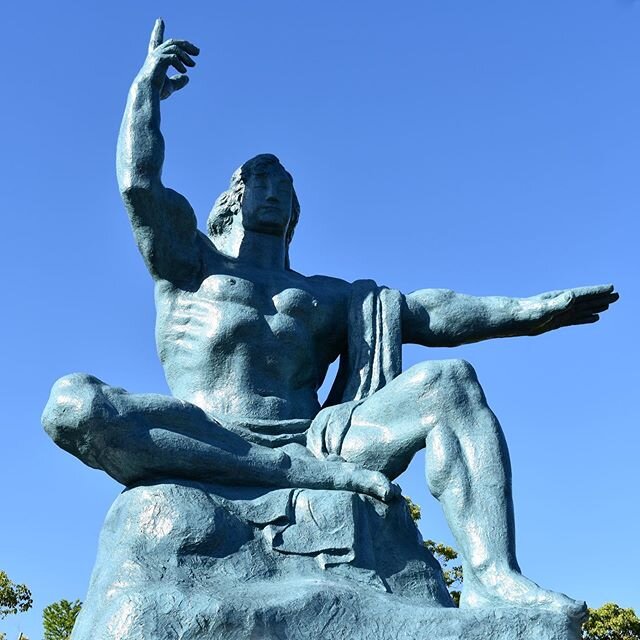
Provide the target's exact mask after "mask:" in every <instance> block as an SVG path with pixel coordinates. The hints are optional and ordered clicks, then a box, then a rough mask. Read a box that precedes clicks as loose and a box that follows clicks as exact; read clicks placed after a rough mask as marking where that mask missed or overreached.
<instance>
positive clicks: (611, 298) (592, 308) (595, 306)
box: [577, 294, 618, 313]
mask: <svg viewBox="0 0 640 640" xmlns="http://www.w3.org/2000/svg"><path fill="white" fill-rule="evenodd" d="M617 299H618V296H617V295H615V294H608V295H607V296H602V297H598V298H592V299H589V300H585V301H584V302H582V303H581V304H579V305H577V308H578V309H579V310H580V311H581V312H582V311H589V312H591V313H599V312H600V311H606V310H607V309H608V308H609V306H610V305H612V304H613V303H614V302H615V301H616V300H617Z"/></svg>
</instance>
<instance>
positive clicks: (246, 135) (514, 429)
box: [0, 0, 640, 640]
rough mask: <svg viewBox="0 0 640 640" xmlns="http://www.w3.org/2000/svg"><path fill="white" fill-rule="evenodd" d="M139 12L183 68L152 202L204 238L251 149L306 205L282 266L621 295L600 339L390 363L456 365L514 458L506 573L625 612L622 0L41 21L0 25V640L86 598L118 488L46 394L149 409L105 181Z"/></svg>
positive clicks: (637, 99)
mask: <svg viewBox="0 0 640 640" xmlns="http://www.w3.org/2000/svg"><path fill="white" fill-rule="evenodd" d="M157 15H162V16H163V17H164V18H165V20H166V23H167V36H168V37H172V36H176V37H181V38H187V39H190V40H192V41H193V42H195V43H196V44H198V45H199V46H200V47H201V50H202V54H201V55H200V57H199V59H198V66H197V67H196V68H195V70H193V71H190V75H191V76H192V79H191V83H190V84H189V86H188V87H186V88H185V89H184V90H183V91H182V92H180V93H179V94H176V95H174V96H173V97H172V98H171V100H169V101H167V102H165V103H164V104H163V117H164V120H163V129H164V133H165V137H166V143H167V161H166V166H165V173H164V178H165V182H166V184H167V185H169V186H171V187H173V188H175V189H177V190H178V191H180V192H182V193H183V194H185V195H186V196H187V197H188V198H189V200H190V201H191V203H192V204H193V206H194V208H195V210H196V212H197V213H198V216H199V219H200V222H201V224H204V221H205V220H206V216H207V214H208V211H209V209H210V207H211V205H212V203H213V201H214V199H215V197H216V196H217V195H218V193H219V192H220V191H222V190H223V189H224V188H225V187H226V185H227V182H228V179H229V176H230V174H231V173H232V171H233V170H234V169H235V168H236V167H237V166H238V165H239V164H241V163H242V162H243V161H244V160H246V159H248V158H249V157H251V156H253V155H254V154H256V153H260V152H272V153H275V154H277V155H278V156H279V157H280V158H281V160H282V162H283V163H284V164H285V166H286V167H287V168H288V169H289V171H290V172H291V173H292V174H293V175H294V179H295V184H296V188H297V192H298V195H299V197H300V201H301V204H302V217H301V222H300V225H299V227H298V230H297V232H296V238H295V240H294V244H293V248H292V265H293V266H294V268H296V269H297V270H298V271H301V272H303V273H308V274H313V273H323V274H328V275H336V276H340V277H343V278H345V279H348V280H354V279H356V278H362V277H370V278H374V279H375V280H377V281H378V282H379V283H384V284H387V285H389V286H392V287H397V288H399V289H401V290H403V291H412V290H414V289H418V288H422V287H446V288H452V289H455V290H457V291H461V292H465V293H471V294H476V295H482V294H505V295H514V296H527V295H532V294H534V293H538V292H541V291H545V290H549V289H558V288H563V287H571V286H579V285H584V284H595V283H601V282H614V283H615V284H616V286H617V288H618V289H619V291H620V292H621V296H622V298H621V301H620V302H619V303H618V304H617V305H616V306H615V307H614V308H613V309H612V310H611V311H610V312H609V313H608V314H607V315H606V316H605V317H603V318H602V320H601V322H600V323H598V324H596V325H590V326H585V327H574V328H571V329H563V330H560V331H558V332H556V333H555V334H548V335H544V336H541V337H537V338H520V339H508V340H502V341H494V342H487V343H482V344H477V345H474V346H469V347H464V348H460V349H456V350H449V351H445V350H432V351H431V352H429V351H428V350H425V349H418V348H411V349H407V351H406V353H405V363H406V365H410V364H413V363H415V362H417V361H419V360H421V359H425V358H443V357H463V358H466V359H467V360H469V361H471V362H472V363H473V364H474V366H475V367H476V370H477V372H478V376H479V379H480V381H481V382H482V383H483V386H484V388H485V391H486V394H487V397H488V399H489V403H490V404H491V406H492V407H493V409H494V411H495V412H496V414H497V415H498V417H499V418H500V420H501V422H502V424H503V427H504V430H505V432H506V436H507V440H508V442H509V446H510V451H511V457H512V463H513V469H514V494H515V501H516V517H517V527H518V548H519V554H520V561H521V565H522V567H523V570H524V571H525V573H527V574H528V575H530V576H531V577H532V578H533V579H535V580H536V581H538V582H540V583H541V584H543V585H544V586H547V587H551V588H555V589H559V590H562V591H565V592H567V593H569V594H570V595H572V596H574V597H580V598H585V599H587V601H588V602H589V603H590V604H591V605H594V606H599V605H600V604H602V603H603V602H605V601H610V600H613V601H616V602H618V603H620V604H622V605H625V606H635V607H637V608H639V609H640V586H639V573H640V559H639V557H638V551H637V545H638V540H639V539H640V526H639V519H640V514H639V510H638V502H639V496H638V468H639V466H640V461H639V456H638V448H639V447H638V445H639V440H640V438H639V435H638V428H639V427H640V420H639V411H638V382H639V381H640V380H639V378H640V376H639V375H638V348H637V344H636V336H637V334H638V330H637V324H638V318H639V317H640V304H639V302H638V300H639V295H640V287H639V284H638V276H640V272H639V269H638V251H637V235H638V231H639V230H640V226H639V224H638V214H639V213H640V207H639V202H640V180H639V178H638V170H639V167H640V157H639V152H638V150H639V148H640V37H639V29H640V6H638V5H637V4H636V3H633V2H624V1H623V0H598V1H596V0H591V1H587V2H585V0H562V1H559V0H536V1H535V2H533V1H531V2H522V1H514V0H494V1H492V2H479V1H478V0H458V1H455V2H454V1H447V2H444V1H442V0H440V1H435V0H423V1H417V0H416V1H413V0H411V1H406V2H396V3H391V2H378V1H369V2H366V3H365V2H364V1H354V2H337V1H334V0H328V1H325V2H294V1H293V0H291V1H284V0H273V1H272V2H259V1H257V0H253V1H246V2H232V1H230V0H224V1H223V0H220V1H217V2H215V3H214V2H204V1H194V2H190V3H186V4H182V5H181V6H180V8H178V5H177V4H176V3H175V2H166V1H164V0H161V1H158V0H156V1H154V2H150V1H146V0H145V1H136V2H124V1H123V0H112V1H111V2H102V3H92V2H85V3H75V2H74V3H72V2H68V1H62V2H55V3H51V2H42V1H41V0H36V1H35V2H12V3H8V4H7V5H6V6H5V8H4V9H3V28H2V31H3V42H4V51H5V62H4V64H5V67H4V69H5V71H4V73H3V78H2V94H3V97H2V100H1V101H0V110H1V111H2V119H1V122H2V148H3V152H2V154H0V163H1V164H2V167H1V171H0V176H1V178H0V207H1V210H2V214H3V220H4V224H3V228H4V233H3V241H4V242H3V250H2V252H1V254H0V261H1V272H2V274H3V276H4V279H3V287H2V294H3V295H2V303H1V304H2V314H0V317H1V319H0V322H1V323H2V327H1V329H2V330H1V335H2V341H1V342H0V358H1V360H2V364H3V366H2V368H1V372H0V376H1V377H2V379H1V380H0V390H1V393H2V414H1V415H2V418H1V422H0V425H1V429H2V446H1V448H0V457H1V460H0V474H2V478H1V486H2V502H1V505H2V510H1V519H2V521H1V525H0V568H2V569H4V570H6V571H7V572H8V573H9V575H10V576H11V577H12V578H13V579H14V580H16V581H20V582H25V583H26V584H27V585H29V586H30V588H31V589H32V591H33V594H34V599H35V605H34V608H33V611H32V612H30V613H29V614H23V615H20V616H15V617H12V618H7V619H6V620H4V621H0V630H5V631H6V632H8V633H9V637H10V638H13V637H16V636H17V632H18V630H23V631H24V632H25V633H27V634H28V635H29V636H30V637H31V639H32V640H36V639H38V638H40V637H41V624H40V615H41V610H42V608H43V607H44V606H45V605H47V604H48V603H50V602H52V601H54V600H57V599H59V598H68V599H75V598H81V599H82V598H83V597H84V595H85V592H86V588H87V583H88V579H89V575H90V571H91V568H92V565H93V561H94V557H95V552H96V544H97V536H98V533H99V531H100V527H101V523H102V520H103V518H104V515H105V513H106V511H107V509H108V507H109V505H110V504H111V502H112V501H113V499H114V498H115V496H116V495H117V493H118V491H119V487H118V485H117V484H116V483H115V481H113V480H111V479H110V478H108V477H107V476H106V475H104V474H102V473H100V472H98V471H95V470H92V469H89V468H88V467H84V466H83V465H82V464H81V463H80V462H78V461H77V460H76V459H75V458H72V457H71V456H69V455H68V454H66V453H64V452H63V451H61V450H59V449H57V448H56V447H55V446H54V445H53V443H52V442H50V441H49V439H48V438H47V436H46V435H45V434H44V433H43V431H42V429H41V427H40V423H39V416H40V412H41V410H42V408H43V406H44V403H45V401H46V398H47V395H48V392H49V388H50V386H51V384H52V383H53V381H54V380H55V379H56V378H57V377H59V376H61V375H63V374H65V373H69V372H72V371H86V372H90V373H93V374H94V375H97V376H98V377H100V378H101V379H103V380H105V381H107V382H109V383H111V384H116V385H119V386H123V387H125V388H127V389H128V390H130V391H133V392H136V391H137V392H142V391H157V392H165V391H166V384H165V382H164V378H163V374H162V370H161V368H160V365H159V363H158V360H157V357H156V354H155V347H154V337H153V327H154V306H153V292H152V286H151V280H150V278H149V277H148V275H147V273H146V271H145V268H144V266H143V263H142V260H141V259H140V257H139V255H138V253H137V249H136V247H135V245H134V243H133V240H132V237H131V233H130V230H129V227H128V222H127V219H126V216H125V214H124V211H123V207H122V205H121V203H120V200H119V195H118V191H117V187H116V183H115V174H114V151H115V142H116V136H117V130H118V126H119V120H120V116H121V113H122V109H123V106H124V101H125V97H126V93H127V89H128V86H129V83H130V81H131V80H132V78H133V76H134V75H135V73H136V71H137V69H138V67H139V66H140V65H141V63H142V61H143V59H144V56H145V51H146V45H147V40H148V35H149V31H150V29H151V27H152V25H153V20H154V18H155V17H156V16H157ZM401 484H402V485H403V487H404V490H405V492H406V493H407V494H408V495H410V496H411V497H412V498H413V499H414V500H415V501H416V502H418V503H419V504H421V505H422V506H423V514H424V515H423V520H422V522H421V527H422V531H423V533H424V535H425V536H428V537H431V538H435V539H437V540H442V541H445V542H449V543H451V542H452V538H451V536H450V534H449V532H448V531H447V529H446V526H445V524H444V521H443V518H442V516H441V514H440V510H439V506H438V505H437V503H436V502H435V501H433V500H432V499H431V498H430V497H429V496H428V492H427V490H426V488H425V482H424V474H423V459H422V458H420V457H418V459H416V461H415V463H414V464H413V466H412V467H411V468H410V470H409V471H408V472H407V473H406V474H405V476H404V477H403V478H402V479H401ZM634 541H635V542H634Z"/></svg>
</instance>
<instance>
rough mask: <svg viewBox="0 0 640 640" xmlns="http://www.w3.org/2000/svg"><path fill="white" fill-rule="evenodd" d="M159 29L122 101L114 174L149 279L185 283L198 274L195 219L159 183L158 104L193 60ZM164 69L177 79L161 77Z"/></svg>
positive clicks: (184, 46) (191, 49) (189, 48)
mask: <svg viewBox="0 0 640 640" xmlns="http://www.w3.org/2000/svg"><path fill="white" fill-rule="evenodd" d="M163 34H164V23H163V22H162V20H160V19H159V20H157V21H156V23H155V25H154V28H153V32H152V34H151V39H150V42H149V53H148V55H147V58H146V60H145V62H144V65H143V66H142V68H141V69H140V72H139V73H138V75H137V76H136V78H135V80H134V81H133V84H132V85H131V89H130V91H129V96H128V99H127V106H126V109H125V113H124V117H123V119H122V125H121V127H120V135H119V137H118V151H117V173H118V184H119V186H120V193H121V194H122V198H123V200H124V203H125V205H126V207H127V210H128V212H129V216H130V218H131V224H132V226H133V231H134V235H135V237H136V241H137V243H138V246H139V248H140V251H141V252H142V255H143V257H144V259H145V261H146V263H147V266H148V267H149V270H150V271H151V273H152V275H153V276H154V277H160V278H164V279H167V280H171V281H176V280H178V281H179V280H183V279H188V278H189V277H190V276H191V275H193V273H194V271H195V270H197V269H198V268H199V264H200V254H199V251H198V249H197V247H198V243H197V229H196V218H195V215H194V213H193V210H192V208H191V206H190V205H189V203H188V202H187V200H186V199H185V198H184V197H183V196H181V195H180V194H178V193H176V192H175V191H173V190H171V189H167V188H165V187H164V185H163V184H162V181H161V174H162V164H163V161H164V139H163V137H162V134H161V133H160V100H161V99H164V98H168V97H169V96H170V95H171V94H172V93H173V92H174V91H177V90H179V89H181V88H182V87H184V86H185V85H186V84H187V81H188V80H189V78H188V77H187V76H186V75H185V74H186V71H187V67H193V66H194V65H195V62H194V61H193V60H192V58H191V56H194V55H198V53H199V50H198V48H197V47H196V46H194V45H192V44H191V43H189V42H186V41H184V40H167V41H166V42H163ZM169 67H174V68H175V69H177V70H178V71H179V72H180V73H179V74H178V75H176V76H173V77H171V78H169V77H167V71H168V69H169Z"/></svg>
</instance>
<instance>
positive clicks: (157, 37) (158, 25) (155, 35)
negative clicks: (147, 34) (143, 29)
mask: <svg viewBox="0 0 640 640" xmlns="http://www.w3.org/2000/svg"><path fill="white" fill-rule="evenodd" d="M163 39H164V20H163V19H162V18H158V19H157V20H156V22H155V24H154V25H153V29H152V31H151V38H149V53H151V52H152V51H154V50H155V49H157V48H158V47H159V46H160V45H161V44H162V40H163Z"/></svg>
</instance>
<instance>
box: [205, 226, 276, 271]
mask: <svg viewBox="0 0 640 640" xmlns="http://www.w3.org/2000/svg"><path fill="white" fill-rule="evenodd" d="M234 231H235V232H232V233H230V234H228V235H226V236H225V237H224V238H217V239H216V240H215V241H214V244H215V245H216V248H217V249H218V250H219V251H220V252H221V253H224V254H225V255H227V256H229V257H230V258H234V259H235V260H237V261H238V262H241V263H242V264H245V265H247V266H249V267H254V268H257V269H268V270H271V271H284V269H285V268H286V257H287V245H286V242H285V239H284V237H282V236H279V235H271V234H268V233H259V232H256V231H249V230H247V229H242V230H234Z"/></svg>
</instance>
